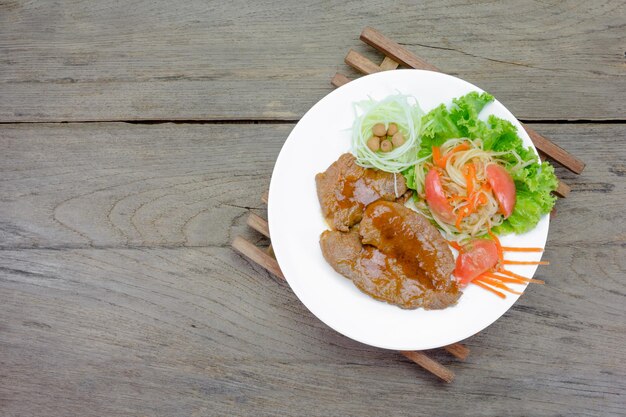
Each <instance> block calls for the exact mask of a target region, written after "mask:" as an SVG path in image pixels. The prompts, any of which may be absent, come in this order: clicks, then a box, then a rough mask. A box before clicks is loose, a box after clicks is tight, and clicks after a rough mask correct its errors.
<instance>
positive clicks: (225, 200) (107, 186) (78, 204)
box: [0, 123, 626, 248]
mask: <svg viewBox="0 0 626 417" xmlns="http://www.w3.org/2000/svg"><path fill="white" fill-rule="evenodd" d="M96 126H97V128H94V125H93V124H66V125H63V124H50V125H48V124H44V125H2V126H0V148H1V149H2V150H3V153H2V156H1V157H0V177H1V178H0V213H1V214H2V215H1V216H0V247H4V248H17V247H67V246H72V247H89V246H115V247H123V246H130V247H132V246H206V245H221V246H223V245H228V244H230V242H231V241H232V239H233V238H234V237H235V236H237V235H243V236H245V237H247V238H248V239H252V240H253V241H254V240H255V239H257V240H258V239H260V235H259V234H257V233H256V232H252V231H251V230H250V229H249V228H248V227H247V226H246V224H245V222H246V216H247V213H248V209H250V208H251V209H253V211H254V212H256V213H257V214H264V210H265V207H264V205H263V204H262V203H261V201H260V198H261V195H262V194H263V193H264V192H265V191H266V190H267V188H268V185H269V179H270V175H271V172H272V169H273V165H274V162H273V161H274V160H275V159H276V156H277V155H278V152H279V150H280V147H281V146H282V143H283V142H284V139H285V138H286V137H287V135H288V133H289V132H290V130H291V129H292V125H289V124H287V125H274V124H272V125H256V124H245V125H231V124H220V125H213V124H210V125H174V124H159V125H148V126H146V125H132V124H125V123H102V124H97V125H96ZM534 127H535V128H536V129H537V130H539V131H541V132H543V133H546V134H547V135H549V136H550V137H552V138H554V140H555V141H556V142H557V143H559V144H560V145H562V146H563V147H565V148H567V149H570V150H571V151H572V152H574V153H575V154H576V155H580V156H581V157H583V159H584V160H585V162H587V164H588V165H587V169H586V170H585V171H584V172H583V174H582V175H580V176H578V175H574V174H572V173H571V172H569V171H567V170H565V169H562V168H561V169H559V176H560V177H561V178H563V179H564V180H565V182H567V183H568V184H570V185H571V186H572V193H571V194H570V196H569V197H568V198H567V199H565V200H560V201H559V202H558V203H557V212H558V214H557V216H556V218H554V219H553V222H552V224H551V232H550V233H551V235H555V236H558V242H559V243H562V244H565V243H572V244H574V243H579V242H595V243H597V244H604V243H616V242H623V241H624V239H625V237H626V232H625V230H624V226H623V225H621V224H616V219H618V218H620V216H621V215H622V213H623V207H624V203H623V202H624V200H625V199H626V184H625V183H624V181H623V178H624V160H626V150H625V149H624V146H623V143H622V142H623V140H622V138H624V137H625V136H626V126H624V125H614V124H609V125H569V126H563V125H534ZM582 225H585V226H584V228H585V233H584V234H583V233H581V228H582V227H583V226H582Z"/></svg>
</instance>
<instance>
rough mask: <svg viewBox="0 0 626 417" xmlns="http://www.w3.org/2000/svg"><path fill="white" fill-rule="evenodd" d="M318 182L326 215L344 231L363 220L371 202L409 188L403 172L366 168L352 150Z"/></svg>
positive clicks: (320, 197)
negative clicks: (364, 212)
mask: <svg viewBox="0 0 626 417" xmlns="http://www.w3.org/2000/svg"><path fill="white" fill-rule="evenodd" d="M315 183H316V185H317V197H318V198H319V201H320V205H321V206H322V213H323V214H324V217H325V218H326V220H327V221H328V223H329V225H330V226H331V227H332V228H334V229H337V230H341V231H344V232H346V231H348V230H349V228H350V227H351V226H353V225H355V224H356V223H358V222H360V221H361V218H362V217H363V210H365V207H366V206H367V205H368V204H370V203H373V202H374V201H377V200H380V199H382V200H386V201H393V200H396V199H397V198H398V197H400V196H402V195H403V194H404V193H405V192H406V191H407V187H406V182H405V181H404V177H403V176H402V175H401V174H396V175H394V174H390V173H388V172H383V171H379V170H376V169H370V168H363V167H361V166H359V165H357V164H356V158H355V157H354V155H352V154H350V153H345V154H343V155H341V156H340V157H339V159H338V160H337V161H335V162H333V163H332V164H331V165H330V166H329V167H328V169H327V170H326V171H325V172H322V173H319V174H317V175H316V176H315Z"/></svg>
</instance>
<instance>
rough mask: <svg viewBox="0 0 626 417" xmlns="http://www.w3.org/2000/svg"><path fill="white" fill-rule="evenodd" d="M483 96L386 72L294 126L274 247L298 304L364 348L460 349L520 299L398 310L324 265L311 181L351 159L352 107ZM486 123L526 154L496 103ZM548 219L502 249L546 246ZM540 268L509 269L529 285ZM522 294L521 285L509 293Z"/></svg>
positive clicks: (282, 162) (457, 84)
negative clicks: (502, 127) (502, 124)
mask: <svg viewBox="0 0 626 417" xmlns="http://www.w3.org/2000/svg"><path fill="white" fill-rule="evenodd" d="M471 91H479V92H482V91H483V90H481V89H480V88H478V87H476V86H474V85H472V84H470V83H468V82H466V81H463V80H461V79H458V78H455V77H452V76H449V75H445V74H441V73H437V72H430V71H421V70H396V71H385V72H380V73H376V74H372V75H368V76H366V77H362V78H359V79H357V80H354V81H352V82H350V83H349V84H346V85H344V86H342V87H340V88H338V89H337V90H335V91H333V92H331V93H330V94H328V95H327V96H326V97H324V98H323V99H322V100H320V101H319V102H318V103H317V104H315V105H314V106H313V107H312V108H311V110H309V111H308V112H307V113H306V114H305V115H304V117H302V119H301V120H300V122H298V124H297V125H296V127H295V128H294V129H293V131H292V132H291V134H290V135H289V137H288V138H287V141H286V142H285V144H284V146H283V148H282V150H281V152H280V155H279V156H278V160H277V161H276V166H275V167H274V172H273V174H272V181H271V185H270V193H269V207H268V217H269V226H270V233H271V236H272V245H273V247H274V252H275V253H276V258H277V260H278V263H279V264H280V268H281V270H282V271H283V273H284V274H285V277H286V278H287V281H288V282H289V285H290V286H291V288H292V289H293V291H294V292H295V293H296V295H297V296H298V298H300V300H301V301H302V302H303V303H304V305H305V306H306V307H307V308H308V309H309V310H310V311H311V312H312V313H313V314H315V315H316V316H317V317H318V318H319V319H320V320H322V321H323V322H324V323H326V324H327V325H328V326H330V327H332V328H333V329H335V330H336V331H338V332H340V333H342V334H344V335H346V336H348V337H350V338H352V339H354V340H357V341H359V342H362V343H366V344H368V345H372V346H377V347H380V348H386V349H395V350H422V349H431V348H436V347H440V346H445V345H448V344H451V343H454V342H458V341H460V340H463V339H465V338H467V337H469V336H471V335H473V334H475V333H477V332H479V331H481V330H482V329H484V328H485V327H487V326H489V325H490V324H491V323H493V322H494V321H496V320H497V319H498V318H499V317H500V316H502V315H503V314H504V313H505V312H506V311H507V310H508V309H509V308H510V307H511V306H512V305H513V303H515V301H516V300H517V298H518V297H517V296H516V295H514V294H508V293H507V297H506V299H501V298H499V297H497V296H496V295H494V294H492V293H490V292H488V291H485V290H483V289H481V288H479V287H477V286H475V285H469V286H468V287H467V288H466V289H465V290H464V294H463V295H462V296H461V298H460V300H459V302H458V304H457V305H456V306H454V307H449V308H447V309H445V310H434V311H426V310H423V309H417V310H403V309H400V308H399V307H396V306H394V305H390V304H387V303H384V302H381V301H377V300H374V299H373V298H371V297H369V296H368V295H366V294H364V293H362V292H361V291H360V290H359V289H357V288H356V287H355V286H354V284H352V281H350V280H349V279H347V278H345V277H343V276H342V275H340V274H339V273H337V272H335V270H334V269H333V268H332V267H331V266H330V265H329V264H328V263H327V262H326V260H325V259H324V257H323V256H322V252H321V250H320V246H319V236H320V234H321V233H322V232H323V231H324V230H326V229H327V228H328V227H327V225H326V223H325V221H324V218H323V216H322V212H321V208H320V204H319V201H318V199H317V192H316V188H315V174H317V173H318V172H323V171H325V170H326V168H328V166H329V165H330V164H331V163H333V162H334V161H335V160H337V158H338V157H339V156H340V155H341V154H342V153H344V152H348V151H349V150H350V134H351V126H352V123H353V121H354V117H355V115H354V110H353V103H355V102H358V101H361V100H366V99H368V97H371V98H373V99H383V98H385V97H387V96H389V95H391V94H396V93H398V92H399V93H402V94H407V95H412V96H414V97H416V98H417V99H418V100H419V104H420V106H421V107H422V109H423V110H424V111H425V112H428V111H429V110H431V109H432V108H434V107H436V106H438V105H439V104H441V103H446V104H447V105H449V104H451V102H452V99H453V98H455V97H459V96H462V95H464V94H467V93H469V92H471ZM490 114H495V115H496V116H498V117H501V118H504V119H507V120H509V121H511V122H512V123H513V124H514V125H515V126H516V127H517V130H518V134H519V135H520V137H521V138H522V139H523V140H524V143H525V144H526V145H528V146H532V142H531V141H530V138H529V137H528V135H527V134H526V132H525V131H524V129H523V128H522V126H521V125H520V123H519V122H518V121H517V119H515V117H514V116H513V115H512V114H511V112H509V111H508V110H507V109H506V108H505V107H504V106H503V105H502V104H501V103H500V102H498V101H497V100H495V101H494V102H492V103H490V104H489V105H487V106H486V107H485V108H484V109H483V111H482V113H481V118H482V119H486V117H487V116H488V115H490ZM548 225H549V219H548V216H544V217H543V218H542V219H541V221H540V222H539V224H538V225H537V227H536V228H535V229H533V230H532V231H531V232H529V233H526V234H523V235H509V236H504V237H503V238H502V239H501V240H502V244H503V245H506V246H527V247H544V246H545V243H546V238H547V236H548ZM508 257H509V258H510V259H519V260H539V259H540V257H541V256H540V254H537V253H520V254H515V253H512V254H510V255H509V256H508ZM536 268H537V267H536V266H520V267H513V266H511V267H510V270H511V271H514V272H516V273H519V274H522V275H524V276H526V277H532V276H533V274H534V272H535V270H536ZM512 286H513V287H514V288H516V289H519V290H520V291H521V290H523V289H524V288H525V287H524V286H522V285H512Z"/></svg>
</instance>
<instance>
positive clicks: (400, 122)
mask: <svg viewBox="0 0 626 417" xmlns="http://www.w3.org/2000/svg"><path fill="white" fill-rule="evenodd" d="M409 98H411V99H412V100H413V101H415V103H414V104H410V103H409ZM355 112H356V113H357V117H356V119H355V121H354V125H353V126H352V153H353V154H354V155H355V156H356V161H357V164H359V165H360V166H362V167H365V168H376V169H380V170H382V171H386V172H392V173H399V172H402V171H404V170H406V169H407V168H409V167H411V166H414V165H415V164H417V163H418V162H420V160H421V159H423V158H419V157H418V150H419V146H420V140H419V137H420V136H419V133H420V131H421V128H422V118H423V116H424V112H423V111H422V109H421V108H420V107H419V104H418V103H417V101H416V100H415V99H414V98H413V97H410V96H406V95H402V94H397V95H392V96H389V97H387V98H386V99H384V100H381V101H376V100H372V99H370V100H367V101H362V102H359V103H356V104H355ZM376 123H384V124H385V127H388V126H389V123H396V124H397V126H398V130H399V131H400V132H402V135H403V136H404V137H405V139H406V142H405V143H404V144H403V145H402V146H400V147H398V148H396V149H393V150H392V151H391V152H381V151H378V152H373V151H372V150H371V149H370V148H369V147H368V146H367V140H368V139H369V138H370V137H372V127H373V126H374V125H375V124H376Z"/></svg>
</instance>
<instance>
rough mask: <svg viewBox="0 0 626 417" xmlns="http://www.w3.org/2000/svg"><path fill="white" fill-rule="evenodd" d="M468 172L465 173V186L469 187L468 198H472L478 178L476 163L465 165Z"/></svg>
mask: <svg viewBox="0 0 626 417" xmlns="http://www.w3.org/2000/svg"><path fill="white" fill-rule="evenodd" d="M465 167H466V168H467V172H465V173H464V174H463V176H464V177H465V186H466V188H467V198H471V196H472V194H473V193H474V179H475V178H476V168H474V164H472V163H470V164H467V165H465Z"/></svg>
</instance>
